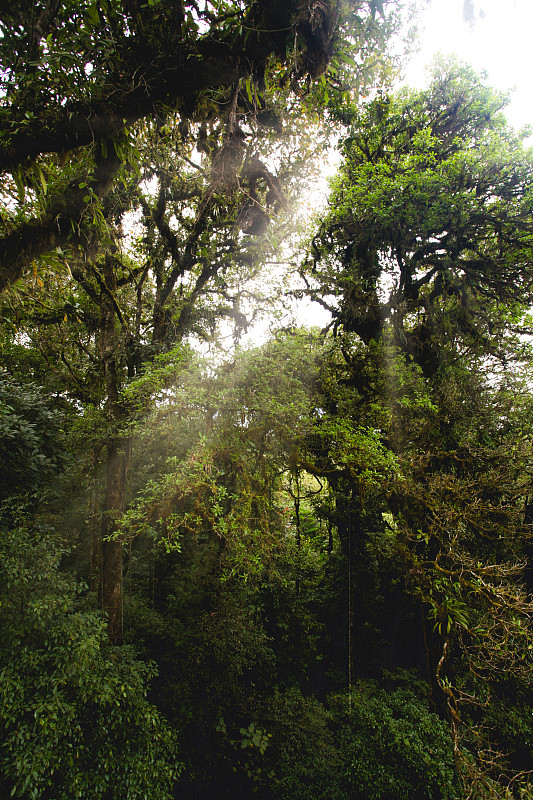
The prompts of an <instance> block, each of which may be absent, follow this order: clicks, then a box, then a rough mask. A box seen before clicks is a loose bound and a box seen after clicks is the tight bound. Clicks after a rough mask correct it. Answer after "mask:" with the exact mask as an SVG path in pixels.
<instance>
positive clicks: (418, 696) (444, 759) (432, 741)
mask: <svg viewBox="0 0 533 800" xmlns="http://www.w3.org/2000/svg"><path fill="white" fill-rule="evenodd" d="M402 678H403V679H402V680H401V682H400V684H399V685H396V686H394V688H392V689H391V690H386V689H385V688H382V687H380V686H379V685H378V684H377V683H375V682H373V681H368V682H363V681H362V682H361V683H359V684H358V685H357V687H356V688H355V690H354V691H353V693H352V697H351V706H350V704H349V700H348V698H347V697H346V696H343V697H342V698H336V700H335V706H336V707H337V713H338V714H339V721H340V722H341V725H342V727H341V740H342V742H341V745H340V747H341V748H342V751H343V757H344V759H345V769H346V775H347V779H348V784H349V787H350V788H349V794H350V797H352V798H353V800H405V798H409V800H455V798H457V799H459V798H461V797H462V796H463V795H462V791H461V788H460V783H459V777H458V775H457V773H456V769H455V765H454V757H453V745H452V740H451V736H450V733H449V729H448V726H447V724H446V723H445V722H444V721H443V720H442V719H440V717H439V716H438V715H437V714H435V713H433V712H432V711H430V709H429V708H428V704H427V701H426V700H425V698H424V688H423V687H424V684H421V683H419V682H416V681H415V680H413V679H409V678H408V677H407V678H406V676H402Z"/></svg>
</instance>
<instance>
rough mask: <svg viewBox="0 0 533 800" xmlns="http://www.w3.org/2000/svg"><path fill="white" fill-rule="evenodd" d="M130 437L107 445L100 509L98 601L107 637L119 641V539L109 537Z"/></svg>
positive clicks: (121, 497) (119, 508)
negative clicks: (99, 596) (100, 578)
mask: <svg viewBox="0 0 533 800" xmlns="http://www.w3.org/2000/svg"><path fill="white" fill-rule="evenodd" d="M130 451H131V439H129V438H122V439H120V438H115V439H113V440H111V441H110V442H109V444H108V448H107V475H106V493H105V500H104V507H103V513H102V581H101V586H102V589H101V603H102V606H103V608H104V609H105V611H106V612H107V621H108V631H109V639H110V641H111V643H112V644H121V643H122V638H123V613H122V611H123V605H122V604H123V592H122V583H123V570H122V539H121V538H112V537H113V534H115V531H116V523H117V519H118V518H119V516H120V515H121V514H122V512H123V511H124V505H125V497H126V481H127V477H128V467H129V461H130Z"/></svg>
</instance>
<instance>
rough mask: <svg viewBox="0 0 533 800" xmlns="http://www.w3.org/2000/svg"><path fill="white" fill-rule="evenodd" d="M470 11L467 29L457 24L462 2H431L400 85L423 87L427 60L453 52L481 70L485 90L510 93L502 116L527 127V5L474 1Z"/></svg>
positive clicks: (530, 32)
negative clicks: (484, 74) (472, 21)
mask: <svg viewBox="0 0 533 800" xmlns="http://www.w3.org/2000/svg"><path fill="white" fill-rule="evenodd" d="M475 7H476V12H477V13H476V22H475V25H474V26H473V27H472V28H471V27H469V26H468V25H467V24H466V23H465V22H464V20H463V0H431V4H430V6H429V8H428V9H427V10H426V11H425V12H424V14H423V18H422V20H423V21H422V24H421V26H420V39H421V51H420V53H419V54H418V56H416V57H415V58H414V59H413V61H412V62H411V64H410V65H409V67H408V68H407V70H406V77H405V82H406V83H407V84H409V85H411V86H413V87H414V88H423V87H424V86H425V85H427V75H426V74H425V69H424V67H425V65H427V64H429V63H430V62H431V60H432V58H433V55H434V54H436V53H438V52H442V53H444V54H450V53H456V54H457V55H458V56H459V57H460V58H461V59H462V60H463V61H466V62H467V63H469V64H471V65H472V66H473V67H474V68H475V69H476V70H485V71H486V72H487V74H488V83H489V84H490V85H491V86H494V87H495V88H497V89H505V90H507V89H514V92H513V95H512V98H513V99H512V101H511V105H510V106H509V107H508V109H507V112H506V113H507V118H508V120H509V122H510V123H511V124H512V125H514V126H515V127H522V126H523V125H527V124H533V0H475ZM480 12H481V14H480Z"/></svg>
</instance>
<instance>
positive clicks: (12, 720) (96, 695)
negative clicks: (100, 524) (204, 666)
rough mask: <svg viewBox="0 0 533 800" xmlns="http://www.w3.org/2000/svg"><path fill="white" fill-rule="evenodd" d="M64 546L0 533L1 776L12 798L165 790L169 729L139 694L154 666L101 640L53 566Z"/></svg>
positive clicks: (67, 580)
mask: <svg viewBox="0 0 533 800" xmlns="http://www.w3.org/2000/svg"><path fill="white" fill-rule="evenodd" d="M61 556H62V550H61V548H60V547H58V546H57V545H56V544H55V543H54V542H53V541H51V537H50V536H49V535H47V536H44V537H43V538H41V539H37V538H36V532H35V531H31V530H30V529H29V528H27V527H26V528H20V529H18V530H16V531H10V532H5V531H4V532H1V531H0V587H1V588H0V603H1V608H2V616H1V619H0V642H1V644H0V741H1V742H2V744H1V746H0V784H1V785H2V787H3V790H4V792H5V796H7V797H9V796H10V795H11V796H15V797H17V798H18V800H74V798H91V800H99V798H102V799H103V798H110V797H113V800H141V798H149V797H150V798H151V797H157V798H158V800H164V799H165V798H169V797H170V796H171V794H170V792H171V787H172V784H173V780H174V777H175V775H176V774H177V773H178V772H179V764H178V763H177V761H176V747H175V743H174V739H173V736H172V734H171V732H170V731H169V729H168V727H167V725H166V724H165V722H164V720H163V719H162V718H161V717H160V715H159V714H158V713H157V711H156V710H155V709H154V708H153V706H151V705H150V704H149V703H148V701H147V700H146V685H147V682H148V680H149V679H150V677H151V676H152V675H153V673H154V670H153V668H152V667H151V666H150V665H147V664H145V663H143V662H140V661H138V660H136V659H135V656H134V653H133V651H132V649H129V648H112V647H109V646H108V645H107V644H106V639H107V636H106V629H105V628H106V626H105V620H104V619H103V618H102V616H101V615H100V614H99V613H97V612H95V611H90V610H84V609H83V608H82V607H81V603H80V587H77V586H76V584H75V582H74V580H73V579H72V578H71V577H70V576H67V575H64V574H62V573H61V572H60V571H59V570H58V566H59V561H60V558H61Z"/></svg>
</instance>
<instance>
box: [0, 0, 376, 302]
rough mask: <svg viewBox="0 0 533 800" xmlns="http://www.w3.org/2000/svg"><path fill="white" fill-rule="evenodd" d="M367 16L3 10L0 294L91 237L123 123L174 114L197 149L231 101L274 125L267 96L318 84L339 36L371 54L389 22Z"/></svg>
mask: <svg viewBox="0 0 533 800" xmlns="http://www.w3.org/2000/svg"><path fill="white" fill-rule="evenodd" d="M372 6H373V4H372V3H370V4H369V3H367V2H356V3H353V4H350V5H347V6H346V7H344V6H343V7H341V5H340V4H338V3H336V2H327V3H316V2H309V3H304V4H303V5H302V4H300V3H296V2H294V3H288V4H287V3H278V2H276V0H274V1H273V2H268V3H261V4H257V3H248V2H235V3H222V2H206V3H202V4H200V5H198V4H196V3H193V2H191V3H188V2H186V3H175V2H172V1H171V0H154V2H147V3H141V2H138V1H137V0H125V2H121V3H120V4H118V5H117V4H116V3H108V2H101V3H98V2H89V0H86V1H85V2H83V3H73V2H55V0H54V1H53V2H52V0H50V2H48V0H45V1H44V2H41V3H38V4H37V6H35V5H31V4H29V5H28V4H27V3H25V2H22V1H21V2H17V3H15V4H12V3H10V4H9V8H6V9H5V10H4V13H3V15H2V39H1V47H0V60H1V66H2V76H3V77H2V80H3V92H2V108H1V115H0V141H1V146H0V169H1V170H3V171H4V174H6V173H7V175H10V176H11V177H10V178H9V179H8V180H7V182H6V190H5V195H4V197H5V204H4V213H3V217H4V218H3V230H2V236H1V239H0V255H1V259H0V260H1V262H2V271H1V277H0V290H3V289H5V288H6V287H7V286H9V285H11V284H12V283H13V282H14V281H16V280H17V279H18V278H19V277H21V276H22V275H23V274H25V272H26V271H27V270H28V268H29V266H30V264H31V263H32V261H33V260H34V259H36V258H39V257H40V256H42V255H44V254H46V253H50V252H53V251H54V250H55V249H56V248H57V247H61V248H63V247H65V246H66V245H67V244H69V243H72V244H75V243H77V244H81V245H82V246H87V245H88V244H89V243H90V242H91V241H93V240H94V237H93V236H92V235H91V232H90V228H91V225H90V221H91V219H94V214H93V213H92V212H93V211H94V210H96V212H97V216H98V215H103V217H104V218H107V217H108V215H109V214H110V213H111V211H110V209H109V208H108V204H107V202H106V198H107V196H108V194H109V192H110V190H111V188H112V187H113V186H114V185H115V184H116V181H117V178H119V177H120V175H124V172H125V171H127V169H128V166H127V165H128V163H129V164H131V163H132V162H134V161H135V155H134V152H133V151H132V149H131V146H130V143H129V137H130V135H131V132H132V131H133V130H134V126H135V124H136V123H138V122H139V121H140V120H142V119H145V118H150V119H154V118H158V119H160V120H165V119H167V118H169V117H171V116H173V115H177V116H178V118H179V119H180V124H181V127H182V131H183V133H184V135H186V132H187V130H188V129H189V128H192V129H194V130H195V134H196V137H197V139H198V142H199V145H200V146H202V144H201V143H202V141H203V139H204V138H205V132H206V125H208V124H210V123H211V122H215V120H216V119H217V118H220V117H221V116H223V115H224V109H225V108H227V107H228V104H229V103H230V102H231V98H232V97H234V96H235V94H236V93H237V94H236V99H237V105H238V106H239V108H240V110H241V111H242V112H244V113H247V114H250V115H253V116H254V118H256V119H257V122H258V124H261V125H263V126H266V127H273V128H279V126H280V124H281V123H280V120H279V117H278V115H277V113H276V111H275V110H274V109H272V108H271V107H270V106H271V100H270V98H271V95H272V89H273V88H274V87H280V86H282V85H283V84H287V83H291V85H292V86H293V88H294V90H295V91H299V90H300V88H301V87H302V86H305V84H306V82H307V81H308V80H314V79H316V78H317V77H319V76H321V75H323V74H324V73H325V70H326V69H327V67H328V64H329V62H330V59H331V57H332V55H333V54H334V52H335V50H336V48H337V47H338V43H340V41H341V40H342V38H343V37H346V35H348V34H349V32H350V31H351V30H352V28H353V29H355V30H357V33H358V41H359V44H358V47H359V49H360V50H361V51H362V50H363V48H364V47H367V46H369V45H375V49H376V50H377V51H378V52H381V51H382V49H383V43H384V34H386V33H388V31H389V28H390V23H389V20H388V19H385V13H384V12H383V15H382V17H379V16H378V18H377V19H376V18H375V14H374V11H372V13H370V9H371V8H372ZM341 12H342V13H341ZM379 20H382V21H381V22H379ZM375 56H376V53H374V54H373V55H372V57H373V58H374V59H375ZM368 58H369V56H368V54H367V53H365V54H364V57H363V63H362V67H361V68H362V69H363V68H364V67H365V59H368ZM245 85H246V88H245ZM215 124H216V123H215ZM233 145H234V146H237V149H238V147H239V146H238V137H237V138H235V137H234V139H233ZM14 209H15V210H14ZM87 227H88V228H89V230H88V229H87Z"/></svg>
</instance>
